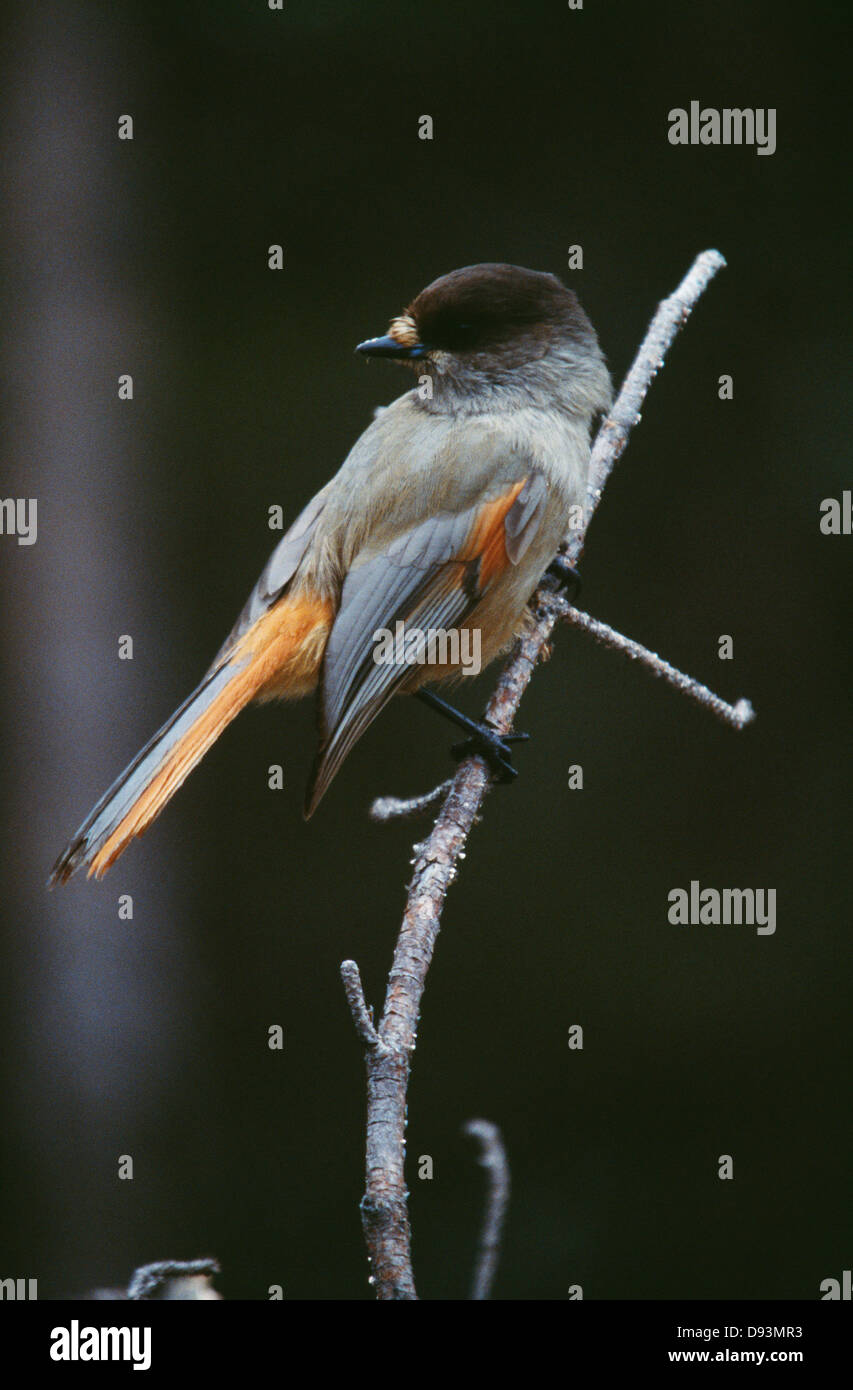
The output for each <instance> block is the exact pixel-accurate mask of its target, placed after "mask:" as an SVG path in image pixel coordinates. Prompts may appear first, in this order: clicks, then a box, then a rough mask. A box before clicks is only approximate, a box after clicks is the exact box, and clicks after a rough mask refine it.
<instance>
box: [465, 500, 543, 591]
mask: <svg viewBox="0 0 853 1390" xmlns="http://www.w3.org/2000/svg"><path fill="white" fill-rule="evenodd" d="M526 481H527V479H526V478H522V479H521V481H520V482H517V483H513V485H512V487H511V488H510V490H509V492H505V493H504V494H503V496H502V497H498V498H496V499H495V501H494V502H487V503H486V504H485V506H484V507H483V508H482V510H481V511H480V512H479V513H478V515H477V520H476V522H475V523H474V527H473V529H472V531H471V534H470V535H469V537H468V539H467V541H466V542H465V547H464V549H463V550H462V552H461V553H460V555H459V559H460V560H479V561H480V573H479V587H480V589H485V588H486V587H487V586H488V585H489V584H490V583H491V582H492V580H493V579H495V578H496V576H497V575H499V574H501V573H502V572H503V571H504V570H505V569H506V568H507V566H508V564H509V556H508V555H507V549H506V527H505V522H506V517H507V512H508V511H509V510H510V508H511V506H512V504H513V502H514V501H515V499H516V497H517V496H518V494H519V493H520V492H521V489H522V488H523V487H524V484H525V483H526Z"/></svg>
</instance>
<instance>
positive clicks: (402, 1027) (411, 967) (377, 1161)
mask: <svg viewBox="0 0 853 1390" xmlns="http://www.w3.org/2000/svg"><path fill="white" fill-rule="evenodd" d="M724 264H725V261H724V260H723V258H722V256H721V255H720V254H719V252H717V251H706V252H704V253H703V254H702V255H701V256H698V257H697V259H696V261H695V262H694V264H693V266H692V267H691V269H690V271H689V272H688V274H687V275H686V276H685V278H684V280H683V281H682V282H681V284H680V285H679V287H678V289H677V290H676V292H675V294H673V295H671V296H670V298H669V299H666V300H664V301H663V303H662V304H661V305H660V306H659V308H658V311H657V313H656V314H655V317H654V319H653V320H652V323H651V326H650V328H649V331H648V333H647V334H646V337H645V339H644V341H643V344H642V346H641V348H640V351H639V352H638V354H637V357H636V359H635V361H634V364H633V366H632V367H631V370H630V371H629V373H628V376H627V377H626V379H625V383H624V385H623V387H622V390H621V391H620V392H619V396H618V397H617V400H616V403H615V405H614V407H613V410H612V411H611V413H610V415H609V416H608V418H607V419H606V420H605V421H604V423H603V424H602V426H601V429H600V430H599V432H598V435H597V437H596V441H595V444H594V446H593V450H592V458H591V465H590V489H589V497H588V504H589V505H588V508H587V514H586V525H588V524H589V520H590V518H591V516H592V514H593V512H594V510H595V508H596V506H597V505H598V502H599V500H600V498H601V491H602V489H603V487H604V484H605V482H606V481H607V478H608V477H609V474H610V471H611V469H612V467H613V464H614V463H615V461H616V459H617V458H618V457H619V455H620V454H621V453H622V451H623V449H624V448H625V444H626V442H627V439H628V435H629V433H630V430H631V428H632V426H633V425H634V424H635V423H636V420H637V417H638V413H639V408H640V406H641V405H642V402H643V400H644V398H645V395H646V392H647V390H648V388H649V384H650V382H651V379H652V377H653V376H654V375H655V373H656V372H657V370H658V369H659V367H660V366H661V365H662V363H663V359H664V355H665V353H666V350H667V348H668V346H669V344H670V343H671V342H672V339H673V338H674V337H675V334H676V333H677V331H678V329H679V328H681V327H682V325H683V324H684V323H685V322H686V320H687V317H688V315H689V313H690V310H691V309H692V307H693V305H694V304H695V302H696V300H697V299H698V298H699V296H700V295H701V294H702V292H703V290H704V289H705V288H706V286H707V285H708V283H709V281H710V280H711V278H712V277H713V276H714V275H715V274H716V272H717V271H718V270H719V269H720V268H721V267H722V266H723V265H724ZM585 531H586V527H584V529H583V530H579V531H576V532H574V534H573V535H572V536H571V537H570V538H568V540H567V542H566V544H565V547H564V549H565V552H566V553H567V555H568V557H569V559H570V560H571V562H572V563H574V561H575V560H576V559H577V557H578V556H579V555H580V552H581V550H582V548H583V541H584V536H585ZM535 606H536V611H537V614H538V616H537V620H536V622H535V624H534V625H532V626H531V628H530V629H529V630H528V631H527V632H526V633H525V634H524V636H523V637H522V638H521V640H520V641H519V644H518V646H517V647H516V649H515V651H514V653H513V655H512V656H511V658H510V660H509V661H508V663H507V665H506V666H505V667H504V669H503V671H502V672H501V675H500V677H499V679H498V683H497V687H496V689H495V692H494V694H493V695H492V698H491V700H490V701H489V704H488V707H487V710H486V718H487V719H488V721H489V722H490V723H491V724H492V725H493V727H494V728H495V729H497V731H498V732H499V733H502V734H503V733H509V732H510V729H511V727H512V721H513V719H514V718H515V715H516V712H517V710H518V706H519V703H520V701H521V697H522V695H523V694H524V691H525V689H526V687H527V683H528V681H529V680H530V677H531V675H532V674H533V668H534V666H535V665H536V663H537V661H538V660H539V659H540V657H541V656H542V653H543V649H544V648H545V647H546V646H547V643H548V640H549V638H550V636H551V633H552V631H553V628H554V625H555V623H556V622H557V620H558V618H561V617H562V611H563V610H564V609H565V607H566V605H565V604H563V603H561V602H560V600H559V599H557V598H556V596H555V595H554V594H553V593H549V592H548V591H547V590H545V589H540V590H539V592H538V593H537V595H536V600H535ZM489 781H490V775H489V771H488V768H487V767H486V764H485V762H484V760H483V759H482V758H480V757H477V756H474V757H470V758H466V759H465V761H464V762H462V763H460V765H459V768H458V770H457V772H456V775H455V777H454V778H453V781H452V783H451V787H450V791H449V792H448V795H447V798H446V800H445V802H444V805H443V806H442V808H441V811H440V813H439V815H438V818H437V820H436V822H435V826H434V827H433V830H432V832H431V833H430V835H429V837H428V838H427V839H426V840H425V841H424V843H423V844H420V845H416V846H415V860H414V872H413V874H412V879H411V882H410V884H409V892H408V899H407V902H406V909H405V914H404V916H403V923H402V927H401V929H400V935H399V937H398V940H397V946H396V949H395V951H394V960H393V964H392V966H391V973H390V975H389V977H388V988H387V992H386V996H385V1007H384V1010H383V1013H382V1018H381V1020H380V1023H379V1026H378V1028H377V1029H376V1033H377V1036H378V1039H379V1044H381V1045H371V1046H370V1047H368V1048H367V1050H366V1059H365V1060H366V1065H367V1144H366V1161H365V1169H366V1186H365V1193H364V1197H363V1199H362V1203H361V1213H362V1225H363V1227H364V1234H365V1239H366V1242H367V1249H368V1254H369V1258H370V1261H371V1265H372V1281H373V1283H374V1286H375V1289H376V1294H377V1297H378V1298H380V1299H413V1298H417V1293H416V1291H415V1281H414V1275H413V1273H412V1261H411V1241H410V1230H409V1215H408V1208H407V1205H406V1182H405V1173H404V1153H405V1125H406V1090H407V1086H408V1080H409V1065H410V1062H409V1059H410V1055H411V1052H412V1051H413V1049H414V1046H415V1030H416V1025H417V1019H418V1014H419V1012H420V1005H421V998H422V996H423V990H424V983H425V981H426V974H427V970H428V969H429V965H430V961H431V960H432V953H433V950H434V948H435V941H436V937H437V936H438V931H439V927H440V925H441V913H442V909H443V907H444V900H445V897H446V895H447V890H448V888H449V887H450V884H451V883H452V882H453V880H454V879H455V877H456V873H457V868H456V866H457V862H458V860H459V859H460V858H462V857H463V856H464V852H465V845H466V843H467V840H468V835H469V833H470V831H471V828H472V826H473V825H474V822H475V820H476V819H477V814H478V812H479V809H480V805H481V803H482V800H483V797H484V795H485V792H486V788H487V786H488V785H489ZM354 1017H355V1015H354ZM356 1026H357V1027H359V1019H358V1018H356ZM362 1028H363V1022H362V1027H359V1033H360V1036H361V1035H362Z"/></svg>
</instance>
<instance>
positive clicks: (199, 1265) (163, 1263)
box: [127, 1259, 219, 1300]
mask: <svg viewBox="0 0 853 1390" xmlns="http://www.w3.org/2000/svg"><path fill="white" fill-rule="evenodd" d="M218 1273H219V1261H218V1260H214V1259H201V1260H160V1261H158V1263H157V1264H150V1265H142V1266H141V1267H140V1268H139V1269H137V1270H134V1273H133V1275H132V1276H131V1280H130V1283H129V1284H128V1286H127V1297H128V1298H129V1299H133V1300H137V1299H145V1298H153V1297H154V1296H155V1294H157V1293H159V1292H160V1290H161V1289H162V1288H163V1286H164V1285H167V1284H169V1283H171V1282H172V1280H177V1279H186V1280H190V1281H193V1282H194V1283H195V1281H198V1280H199V1279H202V1280H203V1281H204V1282H205V1284H206V1283H208V1282H209V1280H210V1277H211V1275H213V1274H218ZM196 1287H197V1288H198V1287H201V1286H196ZM183 1296H184V1297H190V1298H199V1297H211V1296H214V1297H216V1298H218V1297H219V1294H213V1295H211V1293H208V1292H207V1290H206V1289H205V1292H204V1293H200V1292H198V1291H195V1292H191V1291H190V1290H189V1289H188V1290H187V1291H186V1292H185V1293H184V1295H183Z"/></svg>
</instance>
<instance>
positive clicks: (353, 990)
mask: <svg viewBox="0 0 853 1390" xmlns="http://www.w3.org/2000/svg"><path fill="white" fill-rule="evenodd" d="M341 979H342V980H343V982H344V993H345V994H346V997H347V1003H348V1004H349V1007H350V1013H351V1014H352V1021H353V1023H354V1024H355V1031H356V1032H357V1033H358V1036H359V1037H360V1038H361V1041H362V1042H363V1043H364V1045H365V1047H377V1046H378V1045H379V1035H378V1034H377V1032H376V1029H375V1027H374V1026H373V1010H372V1009H368V1007H367V1005H366V1004H365V1002H364V990H363V989H362V986H361V975H360V973H359V969H358V966H357V965H356V963H355V961H354V960H345V961H342V962H341Z"/></svg>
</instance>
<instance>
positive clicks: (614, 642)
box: [389, 606, 755, 801]
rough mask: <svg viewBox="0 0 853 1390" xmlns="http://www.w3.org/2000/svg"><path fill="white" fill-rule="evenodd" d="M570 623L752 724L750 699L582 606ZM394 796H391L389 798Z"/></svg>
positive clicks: (722, 712)
mask: <svg viewBox="0 0 853 1390" xmlns="http://www.w3.org/2000/svg"><path fill="white" fill-rule="evenodd" d="M561 616H562V619H563V621H564V622H566V623H571V625H572V627H577V628H580V630H581V632H588V633H589V635H590V637H594V638H595V640H596V641H597V642H600V643H601V645H602V646H603V647H610V648H612V649H613V650H614V651H619V652H622V653H624V655H625V656H629V657H631V658H632V660H634V661H641V662H642V664H643V665H644V666H647V667H648V669H649V670H650V671H651V673H652V675H653V676H660V677H661V679H663V680H665V681H666V682H667V684H669V685H671V686H672V687H673V688H674V689H675V690H678V691H680V692H681V694H682V695H689V696H690V698H691V700H696V701H698V703H699V704H700V705H704V706H705V708H706V709H707V710H710V712H711V714H715V715H716V716H717V718H718V719H722V721H723V723H724V724H731V726H732V728H733V729H742V728H743V727H744V725H745V724H750V723H752V720H753V719H754V718H755V710H754V709H753V708H752V705H751V704H750V703H749V700H738V702H737V704H736V705H730V704H729V703H728V702H727V701H726V700H723V699H721V697H720V696H719V695H715V694H714V692H713V690H709V689H708V687H707V685H702V683H701V681H697V680H694V679H693V677H692V676H686V675H685V674H684V672H683V671H679V670H678V668H677V667H675V666H670V664H669V662H668V661H664V659H663V657H662V656H658V654H657V652H650V651H649V649H648V647H642V646H640V643H639V642H635V641H634V640H633V638H631V637H624V636H623V635H622V633H621V632H617V631H616V629H615V628H613V627H608V626H607V623H602V622H600V621H599V620H598V618H591V617H590V615H589V614H588V613H582V612H581V610H580V609H579V608H572V607H571V606H567V608H566V611H565V612H564V613H563V614H562V615H561ZM389 799H390V798H389ZM421 800H422V801H426V800H427V798H426V797H421Z"/></svg>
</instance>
